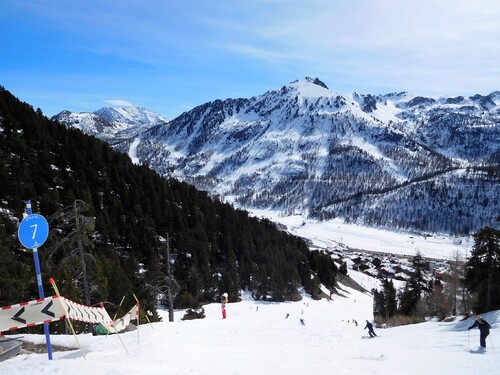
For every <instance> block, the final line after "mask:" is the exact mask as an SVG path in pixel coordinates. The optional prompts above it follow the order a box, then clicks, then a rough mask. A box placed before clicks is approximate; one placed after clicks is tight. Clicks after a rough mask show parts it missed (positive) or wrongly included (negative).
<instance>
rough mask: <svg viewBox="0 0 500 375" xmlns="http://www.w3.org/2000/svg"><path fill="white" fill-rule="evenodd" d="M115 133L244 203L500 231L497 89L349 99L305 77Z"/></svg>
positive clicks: (167, 166)
mask: <svg viewBox="0 0 500 375" xmlns="http://www.w3.org/2000/svg"><path fill="white" fill-rule="evenodd" d="M58 120H59V121H62V122H64V123H66V124H67V125H68V126H73V125H72V124H71V123H68V122H66V121H64V119H61V118H58ZM97 125H98V123H96V129H97ZM116 134H117V136H115V137H112V136H111V137H109V136H110V135H111V133H110V132H108V133H106V132H104V131H102V132H101V133H99V132H97V133H96V134H95V135H96V136H100V137H102V138H103V139H106V140H107V141H108V142H110V143H112V144H113V145H114V147H115V148H116V149H118V150H120V151H122V152H125V153H129V155H131V156H133V158H134V160H137V161H138V162H139V163H142V164H146V165H149V166H150V167H151V168H153V169H154V170H156V171H157V172H159V173H160V174H162V175H165V176H171V177H175V178H179V179H181V180H184V181H188V182H190V183H192V184H194V185H195V186H196V187H197V188H199V189H202V190H207V191H209V192H210V193H211V194H213V195H217V196H219V197H221V198H222V199H224V200H227V201H230V202H233V203H235V204H236V205H238V206H240V207H244V208H250V207H251V208H265V209H273V210H279V211H283V212H284V213H286V212H302V213H304V214H305V215H308V216H313V217H317V218H320V219H326V218H331V217H342V218H344V219H345V220H347V221H350V222H360V223H364V224H368V225H375V226H384V227H397V228H406V229H412V230H419V231H431V232H439V231H443V232H449V233H469V232H470V231H473V230H476V229H478V228H480V227H482V226H485V225H493V224H492V223H494V219H495V218H496V216H497V215H498V213H499V212H500V206H499V203H498V202H499V201H500V188H499V186H500V184H499V182H500V180H499V178H500V177H499V176H500V167H499V165H500V148H499V145H500V93H499V92H498V91H495V92H493V93H491V94H489V95H486V96H482V95H475V96H471V97H461V96H459V97H453V98H437V99H436V98H424V97H420V96H415V95H412V94H409V93H406V92H402V93H391V94H386V95H371V94H368V95H362V94H357V93H354V94H350V95H341V94H338V93H336V92H334V91H332V90H330V89H329V88H328V87H327V85H326V84H324V83H323V82H321V81H320V80H319V79H317V78H316V79H312V78H305V79H302V80H298V81H295V82H292V83H290V84H289V85H286V86H283V87H282V88H280V89H278V90H271V91H268V92H266V93H264V94H262V95H259V96H255V97H252V98H249V99H226V100H215V101H212V102H209V103H205V104H202V105H200V106H198V107H195V108H193V109H192V110H191V111H188V112H185V113H183V114H181V115H180V116H178V117H177V118H175V119H173V120H172V121H170V122H164V123H159V124H151V126H148V127H146V128H144V131H139V132H137V133H134V135H133V136H130V137H128V138H125V137H121V134H120V136H119V135H118V134H119V132H117V133H116Z"/></svg>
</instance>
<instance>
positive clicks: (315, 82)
mask: <svg viewBox="0 0 500 375" xmlns="http://www.w3.org/2000/svg"><path fill="white" fill-rule="evenodd" d="M305 81H307V82H311V83H314V84H315V85H318V86H321V87H324V88H325V89H327V90H328V86H327V85H325V84H324V83H323V82H322V81H320V79H319V78H317V77H316V78H311V77H306V78H305Z"/></svg>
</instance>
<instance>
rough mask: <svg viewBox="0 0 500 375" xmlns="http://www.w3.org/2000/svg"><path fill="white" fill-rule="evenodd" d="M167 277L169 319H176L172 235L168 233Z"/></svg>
mask: <svg viewBox="0 0 500 375" xmlns="http://www.w3.org/2000/svg"><path fill="white" fill-rule="evenodd" d="M167 277H168V292H167V294H168V321H169V322H173V321H174V296H173V294H172V274H171V271H170V236H169V235H167Z"/></svg>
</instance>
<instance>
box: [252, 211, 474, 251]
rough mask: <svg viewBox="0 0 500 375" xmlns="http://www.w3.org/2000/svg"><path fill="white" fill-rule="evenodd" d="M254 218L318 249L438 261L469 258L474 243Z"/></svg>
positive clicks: (273, 216) (297, 219) (272, 215)
mask: <svg viewBox="0 0 500 375" xmlns="http://www.w3.org/2000/svg"><path fill="white" fill-rule="evenodd" d="M252 214H253V215H254V216H256V217H265V218H267V219H269V220H272V221H274V222H278V223H281V224H283V225H285V226H286V227H287V231H288V232H290V233H292V234H294V235H296V236H299V237H303V238H306V239H308V240H310V241H311V242H312V244H313V245H314V246H316V247H318V248H335V247H336V246H338V245H339V244H341V245H345V246H348V247H350V248H352V249H358V250H366V251H374V252H380V253H391V254H402V255H409V256H412V255H415V254H416V253H417V251H418V252H420V253H421V254H422V255H423V256H425V257H429V258H437V259H453V257H454V254H455V253H458V254H459V255H460V256H461V257H462V259H465V258H466V257H467V256H468V255H470V251H471V248H472V245H473V243H474V241H473V240H472V239H471V238H470V237H452V236H449V235H445V234H443V235H440V234H433V235H432V236H428V237H425V236H423V235H422V234H417V233H412V232H405V231H402V230H401V231H394V230H393V231H391V230H386V229H377V228H373V227H366V226H362V225H356V224H346V223H344V221H343V220H341V219H333V220H325V221H317V220H311V219H305V218H304V217H303V216H300V215H292V216H280V215H279V213H277V212H274V211H268V210H253V211H252Z"/></svg>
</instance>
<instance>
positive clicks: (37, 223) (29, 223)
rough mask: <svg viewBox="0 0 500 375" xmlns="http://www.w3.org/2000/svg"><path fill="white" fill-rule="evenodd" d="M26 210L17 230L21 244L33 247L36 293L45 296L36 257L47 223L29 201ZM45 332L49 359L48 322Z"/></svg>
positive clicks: (46, 232)
mask: <svg viewBox="0 0 500 375" xmlns="http://www.w3.org/2000/svg"><path fill="white" fill-rule="evenodd" d="M26 210H27V211H28V216H27V217H25V218H24V219H23V221H21V224H20V225H19V230H18V232H17V234H18V237H19V241H21V244H22V245H23V246H24V247H26V248H28V249H33V258H34V260H35V271H36V281H37V283H38V294H39V295H40V298H45V294H44V292H43V284H42V272H41V270H40V260H39V259H38V248H39V247H40V246H42V245H43V243H44V242H45V240H47V237H48V236H49V224H48V223H47V220H45V218H44V217H43V216H42V215H38V214H33V212H32V210H31V201H29V200H28V201H26ZM43 330H44V332H45V341H46V342H47V353H48V355H49V360H51V359H52V346H51V345H50V333H49V324H48V323H43Z"/></svg>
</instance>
